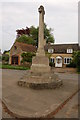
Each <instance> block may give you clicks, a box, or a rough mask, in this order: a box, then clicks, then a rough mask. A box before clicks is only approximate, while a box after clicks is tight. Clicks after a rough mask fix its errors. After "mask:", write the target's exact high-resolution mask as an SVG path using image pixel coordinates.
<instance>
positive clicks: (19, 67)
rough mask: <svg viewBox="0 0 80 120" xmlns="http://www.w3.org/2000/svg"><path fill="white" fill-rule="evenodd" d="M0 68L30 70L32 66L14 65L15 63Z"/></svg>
mask: <svg viewBox="0 0 80 120" xmlns="http://www.w3.org/2000/svg"><path fill="white" fill-rule="evenodd" d="M0 68H2V69H15V70H29V69H30V68H28V67H24V66H13V65H3V64H2V65H1V64H0Z"/></svg>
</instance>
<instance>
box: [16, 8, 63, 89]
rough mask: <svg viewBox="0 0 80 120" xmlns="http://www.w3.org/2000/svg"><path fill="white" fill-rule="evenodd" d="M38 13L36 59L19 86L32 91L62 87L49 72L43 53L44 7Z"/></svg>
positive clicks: (46, 58) (57, 79) (34, 58)
mask: <svg viewBox="0 0 80 120" xmlns="http://www.w3.org/2000/svg"><path fill="white" fill-rule="evenodd" d="M38 12H39V37H38V38H39V40H38V50H37V53H36V57H33V59H32V66H31V70H30V71H29V73H28V74H27V75H25V76H24V77H23V78H22V79H21V80H19V81H18V85H19V86H24V87H30V88H34V89H41V88H42V89H43V88H56V87H60V86H61V85H62V80H60V78H59V77H58V76H57V75H56V74H54V73H52V72H51V69H50V66H49V58H48V57H46V56H45V51H44V43H45V40H44V15H45V11H44V7H43V6H40V7H39V9H38Z"/></svg>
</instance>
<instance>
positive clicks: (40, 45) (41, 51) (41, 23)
mask: <svg viewBox="0 0 80 120" xmlns="http://www.w3.org/2000/svg"><path fill="white" fill-rule="evenodd" d="M38 12H39V36H38V51H37V53H38V55H42V56H44V55H45V52H44V14H45V11H44V7H43V6H40V7H39V9H38Z"/></svg>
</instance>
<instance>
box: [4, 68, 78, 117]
mask: <svg viewBox="0 0 80 120" xmlns="http://www.w3.org/2000/svg"><path fill="white" fill-rule="evenodd" d="M24 74H27V71H19V70H3V83H2V86H3V88H2V93H3V95H2V98H3V101H4V102H5V104H6V105H7V106H8V108H9V109H10V110H11V111H12V112H14V113H15V114H17V116H23V117H40V116H46V115H47V114H49V113H50V112H52V111H54V110H55V109H56V108H57V107H58V106H59V105H60V104H61V103H63V102H64V101H65V100H66V99H67V98H69V97H70V96H71V95H72V94H73V93H74V92H76V91H77V89H78V75H77V74H66V73H65V74H64V73H57V74H58V75H59V77H60V78H61V79H62V80H63V83H64V85H63V86H62V87H61V88H59V89H55V90H33V89H29V88H22V87H19V86H18V85H17V81H18V80H19V79H20V78H21V77H22V75H24ZM75 101H76V105H77V104H78V100H77V99H76V100H75ZM65 109H66V108H65ZM61 114H62V113H60V114H59V113H58V114H57V115H58V117H60V115H61ZM72 114H73V113H72ZM55 117H57V116H55ZM61 117H62V115H61ZM76 117H78V116H77V114H74V118H76Z"/></svg>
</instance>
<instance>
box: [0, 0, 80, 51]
mask: <svg viewBox="0 0 80 120" xmlns="http://www.w3.org/2000/svg"><path fill="white" fill-rule="evenodd" d="M40 5H43V6H44V9H45V16H44V22H45V23H46V24H47V26H48V28H52V29H53V31H52V34H53V36H54V38H55V44H70V43H78V1H77V0H14V1H13V0H2V2H0V48H1V49H2V51H4V50H9V49H10V48H11V46H12V45H13V43H14V41H15V39H16V30H17V29H22V28H26V26H27V27H30V26H32V25H33V26H35V27H37V26H38V25H39V13H38V8H39V6H40Z"/></svg>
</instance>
